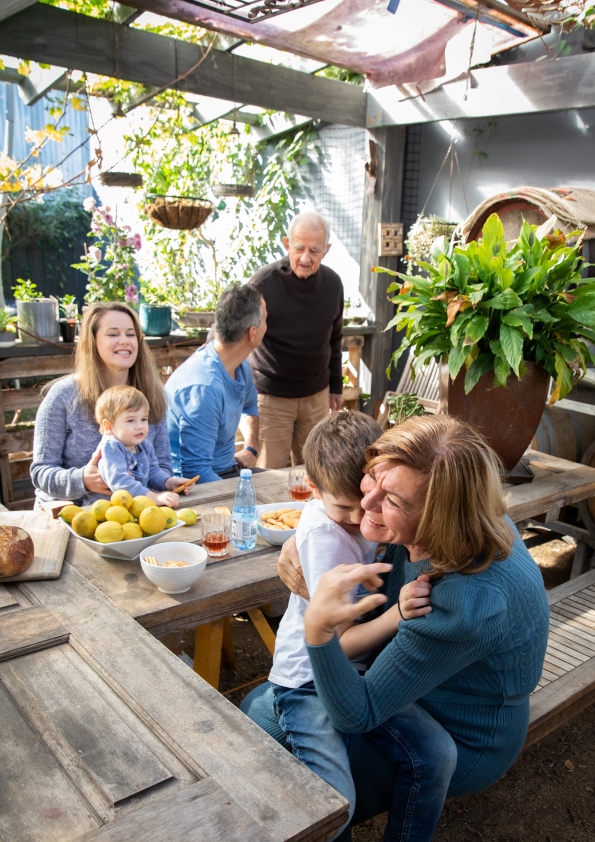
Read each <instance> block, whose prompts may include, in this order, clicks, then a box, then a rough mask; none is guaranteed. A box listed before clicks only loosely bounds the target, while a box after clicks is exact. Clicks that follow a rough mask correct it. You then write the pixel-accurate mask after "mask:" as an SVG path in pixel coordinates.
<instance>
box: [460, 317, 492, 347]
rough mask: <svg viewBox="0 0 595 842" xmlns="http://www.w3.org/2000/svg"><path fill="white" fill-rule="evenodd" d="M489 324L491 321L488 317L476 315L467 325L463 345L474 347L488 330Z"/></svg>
mask: <svg viewBox="0 0 595 842" xmlns="http://www.w3.org/2000/svg"><path fill="white" fill-rule="evenodd" d="M489 323H490V320H489V319H488V317H487V316H479V315H477V314H475V315H474V316H473V317H472V318H471V320H470V321H469V322H468V324H467V330H466V331H465V340H464V342H463V345H474V344H475V343H476V342H479V340H480V339H481V337H482V336H483V335H484V333H485V332H486V330H487V329H488V325H489Z"/></svg>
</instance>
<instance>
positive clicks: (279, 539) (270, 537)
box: [256, 500, 306, 546]
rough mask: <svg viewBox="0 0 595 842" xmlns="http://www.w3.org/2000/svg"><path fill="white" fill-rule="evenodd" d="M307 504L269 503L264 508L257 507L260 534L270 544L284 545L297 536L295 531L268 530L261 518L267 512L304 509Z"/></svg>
mask: <svg viewBox="0 0 595 842" xmlns="http://www.w3.org/2000/svg"><path fill="white" fill-rule="evenodd" d="M305 505H306V504H305V503H297V502H296V501H295V500H290V501H289V502H288V503H267V504H266V505H264V506H257V507H256V516H257V517H258V534H259V535H260V536H261V537H262V538H264V540H265V541H268V542H269V544H276V545H277V546H280V545H281V544H284V543H285V542H286V541H287V539H288V538H291V536H292V535H295V529H283V530H280V529H267V528H266V526H263V525H262V524H261V522H260V516H261V515H263V514H264V513H265V512H274V511H276V510H277V509H303V508H304V506H305Z"/></svg>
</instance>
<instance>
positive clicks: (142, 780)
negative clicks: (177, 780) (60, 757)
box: [0, 646, 172, 807]
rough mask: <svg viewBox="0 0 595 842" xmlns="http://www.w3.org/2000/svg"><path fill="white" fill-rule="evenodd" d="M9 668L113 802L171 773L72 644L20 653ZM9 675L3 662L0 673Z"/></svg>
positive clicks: (114, 696) (113, 694)
mask: <svg viewBox="0 0 595 842" xmlns="http://www.w3.org/2000/svg"><path fill="white" fill-rule="evenodd" d="M69 649H70V651H68V650H69ZM65 650H66V651H65ZM10 670H11V671H12V673H14V674H15V675H16V676H17V677H18V678H19V679H20V682H21V683H22V684H23V685H24V687H25V688H26V690H27V691H28V694H27V695H29V694H30V695H31V696H32V697H33V699H34V702H35V703H36V704H37V705H38V706H39V707H40V708H41V710H42V711H43V712H44V713H45V715H46V716H47V717H48V719H49V720H50V722H51V723H52V725H53V726H54V728H55V729H56V730H57V732H58V733H59V734H60V735H61V736H62V739H63V741H64V743H65V744H66V745H67V746H69V747H70V749H71V751H72V752H74V754H75V755H76V756H77V757H78V759H79V762H80V763H81V764H82V765H83V766H84V767H85V768H86V769H87V771H88V773H89V774H90V776H91V777H92V778H93V779H94V781H95V782H96V783H97V786H98V787H99V788H100V790H101V791H102V793H103V794H104V795H105V797H106V798H107V800H108V802H109V803H110V804H111V806H112V807H114V806H116V805H117V804H118V803H119V802H120V801H123V800H125V799H126V798H130V797H131V796H133V795H136V794H137V793H139V792H142V791H144V790H147V789H150V788H151V787H153V786H156V785H157V784H160V783H163V782H164V781H166V780H168V779H170V778H171V777H172V775H171V773H170V772H169V771H168V769H166V767H165V766H164V765H163V764H162V763H161V762H160V760H158V758H157V757H156V756H155V755H154V754H153V753H152V752H151V750H150V749H149V748H148V747H147V746H146V744H145V743H144V742H142V741H141V740H140V739H139V738H138V737H137V735H136V734H135V733H134V732H133V731H132V729H131V728H129V727H128V725H127V724H126V722H125V721H124V718H123V715H125V714H124V711H123V710H122V708H123V704H122V702H121V701H120V700H119V699H118V698H117V696H116V695H115V693H114V692H113V691H112V690H111V688H108V687H105V689H104V692H103V693H102V692H101V689H100V688H98V687H97V684H98V683H99V682H97V681H95V680H94V678H95V677H94V676H93V674H92V671H91V669H90V667H89V666H88V665H87V664H85V662H84V661H83V659H82V658H81V657H80V655H78V654H77V653H76V652H74V651H73V650H72V649H71V648H70V647H63V646H61V647H54V648H52V649H47V650H45V651H43V652H36V653H35V654H33V655H29V656H27V657H24V658H18V659H16V660H15V661H14V662H13V663H12V664H11V666H10ZM4 675H5V673H4V672H3V670H2V667H0V679H3V678H4ZM106 697H107V698H106ZM108 698H109V701H108ZM23 702H24V703H25V704H26V703H27V702H26V701H25V699H23Z"/></svg>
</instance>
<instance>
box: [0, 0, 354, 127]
mask: <svg viewBox="0 0 595 842" xmlns="http://www.w3.org/2000/svg"><path fill="white" fill-rule="evenodd" d="M1 53H5V54H6V55H11V56H18V57H19V58H25V59H31V60H33V61H38V62H43V63H47V64H56V65H61V66H64V65H66V66H67V67H68V68H69V69H71V70H72V69H76V70H82V71H87V72H90V73H98V74H101V75H103V76H111V77H113V78H116V79H126V80H128V81H131V82H138V83H140V84H143V85H146V86H154V87H155V88H159V89H161V90H164V89H168V88H171V89H175V90H179V91H185V92H192V93H196V94H200V95H203V96H210V97H216V98H218V99H227V100H229V101H231V102H236V103H243V104H246V105H258V106H260V107H262V108H266V109H272V110H274V111H285V112H289V113H294V114H303V115H306V116H308V117H313V118H316V119H324V120H327V121H329V122H333V123H342V124H344V125H348V126H365V124H366V99H367V98H366V94H365V93H364V92H363V91H362V90H361V89H360V88H359V87H356V86H354V85H349V84H347V83H345V82H338V81H335V80H331V79H323V78H319V77H316V76H310V75H309V74H307V73H301V72H300V71H297V70H290V69H288V68H286V67H276V66H272V65H270V64H265V63H264V62H259V61H254V60H253V59H247V58H242V57H240V56H234V55H231V54H229V53H227V52H224V51H222V50H211V51H210V52H208V53H207V51H206V50H205V48H204V47H200V46H197V45H196V44H188V43H185V42H184V41H178V40H176V39H174V38H166V37H164V36H162V35H155V34H153V33H151V32H144V31H142V30H138V29H130V28H128V27H127V26H122V25H120V24H117V23H115V22H112V21H105V20H98V19H96V18H91V17H88V16H85V15H79V14H76V13H74V12H67V11H64V10H62V9H57V8H54V7H52V6H46V5H42V4H39V5H37V6H35V7H34V8H32V9H28V10H25V11H24V12H19V13H18V14H16V15H14V16H13V17H10V18H8V19H7V20H6V21H5V22H4V23H3V25H2V27H0V54H1Z"/></svg>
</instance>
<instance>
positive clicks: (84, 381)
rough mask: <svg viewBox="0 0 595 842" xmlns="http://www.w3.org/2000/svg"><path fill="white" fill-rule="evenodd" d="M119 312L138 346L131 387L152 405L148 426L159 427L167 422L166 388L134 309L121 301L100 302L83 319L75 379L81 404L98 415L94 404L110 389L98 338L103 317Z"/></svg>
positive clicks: (131, 374) (131, 372) (129, 379)
mask: <svg viewBox="0 0 595 842" xmlns="http://www.w3.org/2000/svg"><path fill="white" fill-rule="evenodd" d="M114 310H115V311H116V312H118V313H125V314H126V315H127V316H129V317H130V319H131V320H132V324H133V325H134V332H135V333H136V339H137V342H138V354H137V357H136V360H135V362H134V365H133V366H132V367H131V369H130V373H129V375H128V385H129V386H134V388H135V389H138V390H139V392H142V393H143V395H144V396H145V397H146V399H147V400H148V401H149V422H150V423H151V424H157V423H159V421H162V420H163V419H164V418H165V411H166V409H167V403H166V400H165V392H164V391H163V385H162V383H161V381H160V380H159V376H158V374H157V368H156V366H155V363H154V362H153V357H152V354H151V351H150V350H149V348H148V347H147V344H146V342H145V338H144V336H143V332H142V330H141V326H140V323H139V321H138V318H137V315H136V313H135V312H134V310H133V309H132V308H131V307H128V305H127V304H124V303H122V302H120V301H98V302H96V303H95V304H91V306H90V307H89V309H88V310H87V312H86V313H85V315H84V317H83V323H82V325H81V332H80V338H79V342H78V345H77V349H76V357H75V366H74V376H75V377H76V382H77V385H78V388H79V394H80V397H81V400H82V402H83V403H84V404H85V405H86V406H87V407H88V408H89V409H90V411H91V414H92V415H94V414H95V404H96V403H97V399H98V398H99V395H101V393H102V392H104V391H105V390H106V389H107V388H108V387H109V385H110V384H109V383H108V382H107V379H106V376H105V367H104V365H103V362H102V360H101V357H100V356H99V354H98V353H97V344H96V341H95V337H96V336H97V329H98V327H99V322H100V321H101V319H102V317H103V316H104V315H105V314H106V313H108V312H113V311H114Z"/></svg>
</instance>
